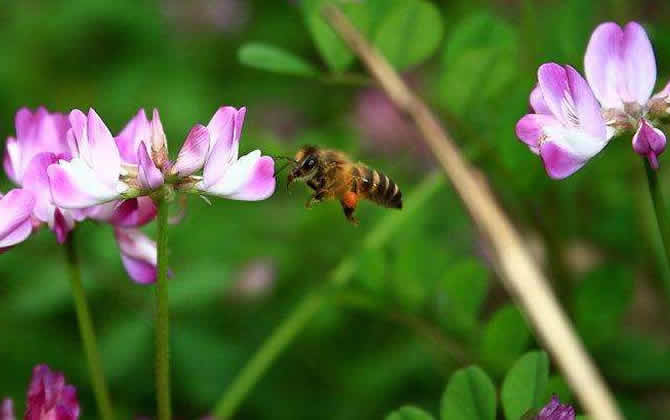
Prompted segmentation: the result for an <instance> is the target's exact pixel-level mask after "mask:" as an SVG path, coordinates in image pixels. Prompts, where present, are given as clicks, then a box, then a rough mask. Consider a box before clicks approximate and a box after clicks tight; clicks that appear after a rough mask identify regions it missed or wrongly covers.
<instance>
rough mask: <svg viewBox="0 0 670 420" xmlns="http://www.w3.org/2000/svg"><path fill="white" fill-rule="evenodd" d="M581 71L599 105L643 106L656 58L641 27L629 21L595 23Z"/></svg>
mask: <svg viewBox="0 0 670 420" xmlns="http://www.w3.org/2000/svg"><path fill="white" fill-rule="evenodd" d="M584 70H585V73H586V80H588V82H589V85H590V86H591V89H593V93H594V94H595V96H596V98H597V99H598V101H600V104H601V105H602V106H603V108H617V109H621V110H623V109H624V106H625V105H626V104H632V103H636V104H638V105H640V106H644V105H646V103H647V101H648V100H649V98H650V97H651V92H652V91H653V89H654V84H655V83H656V59H655V57H654V50H653V49H652V47H651V42H649V38H648V37H647V33H646V32H645V31H644V28H642V26H640V24H638V23H636V22H629V23H628V24H626V26H625V27H624V28H623V29H622V28H621V27H620V26H619V25H617V24H616V23H612V22H607V23H603V24H601V25H600V26H598V27H597V28H596V29H595V31H593V34H592V35H591V40H590V41H589V45H588V47H587V48H586V55H585V56H584Z"/></svg>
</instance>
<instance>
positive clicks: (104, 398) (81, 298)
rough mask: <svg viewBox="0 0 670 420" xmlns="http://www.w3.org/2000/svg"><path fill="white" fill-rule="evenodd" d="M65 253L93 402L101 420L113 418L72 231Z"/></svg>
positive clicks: (66, 243)
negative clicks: (93, 396) (89, 376)
mask: <svg viewBox="0 0 670 420" xmlns="http://www.w3.org/2000/svg"><path fill="white" fill-rule="evenodd" d="M65 253H66V254H67V264H68V271H69V273H70V285H71V287H72V297H73V299H74V308H75V312H76V313H77V323H78V324H79V334H80V335H81V341H82V344H83V347H84V353H85V354H86V362H87V363H88V371H89V374H90V375H91V386H92V387H93V394H94V395H95V402H96V403H97V405H98V411H99V413H100V417H101V418H102V419H103V420H112V419H114V411H113V410H112V402H111V398H110V397H109V390H108V389H107V383H106V382H105V374H104V370H103V368H102V362H101V359H100V352H99V351H98V345H97V342H96V339H95V332H94V331H93V321H91V313H90V311H89V309H88V302H87V301H86V293H85V292H84V286H83V285H82V283H81V268H80V266H79V257H78V255H77V250H76V248H75V243H74V231H73V232H70V235H69V238H68V240H67V241H66V242H65Z"/></svg>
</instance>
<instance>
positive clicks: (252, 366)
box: [213, 173, 444, 419]
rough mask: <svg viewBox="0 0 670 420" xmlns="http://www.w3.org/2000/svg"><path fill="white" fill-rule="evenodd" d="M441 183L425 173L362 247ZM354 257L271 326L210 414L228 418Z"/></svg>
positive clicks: (341, 280) (375, 241) (342, 279)
mask: <svg viewBox="0 0 670 420" xmlns="http://www.w3.org/2000/svg"><path fill="white" fill-rule="evenodd" d="M443 185H444V176H443V175H441V174H440V173H434V174H432V175H429V176H427V177H426V178H425V179H424V180H423V181H422V182H421V183H420V184H419V186H418V187H417V188H416V189H415V190H414V191H413V192H412V194H410V195H409V196H408V198H407V200H406V202H407V206H406V207H405V209H404V210H403V211H401V212H392V213H391V212H390V213H389V214H388V215H387V216H386V217H385V218H384V219H382V221H381V222H380V223H379V224H378V225H377V226H375V228H374V229H373V230H372V231H371V232H370V233H369V234H368V235H367V237H366V238H365V240H364V242H363V248H364V249H369V250H376V249H379V248H381V246H382V245H384V244H385V243H386V241H388V239H389V238H390V237H391V235H392V234H393V233H394V232H396V231H397V230H398V228H399V227H400V226H402V225H403V223H404V222H405V221H406V220H407V219H408V218H409V217H411V216H412V215H413V213H414V212H415V211H416V210H417V209H419V208H420V207H422V206H423V205H424V204H425V203H426V202H427V201H428V200H429V199H430V198H431V197H433V195H434V194H435V193H437V191H438V190H439V189H440V187H442V186H443ZM356 268H357V259H356V258H355V256H349V257H347V258H345V259H343V260H342V261H341V262H340V264H338V265H337V267H336V268H335V269H334V270H333V271H332V272H331V273H330V276H329V279H330V280H329V283H328V284H326V286H325V287H322V288H321V289H320V290H317V291H315V292H312V294H310V295H309V296H307V297H306V298H305V299H303V301H302V302H301V303H300V304H299V305H298V306H297V307H296V308H295V309H294V310H293V312H292V313H291V314H290V315H289V316H288V317H286V318H285V319H284V320H283V321H282V323H281V325H279V327H277V328H276V329H275V331H274V332H273V333H272V335H270V337H269V338H267V339H266V340H265V342H264V343H263V345H262V346H261V348H260V349H259V350H258V351H257V352H256V354H254V356H253V357H252V358H251V360H250V361H249V362H247V364H246V365H245V366H244V368H243V369H242V371H241V372H240V373H239V374H238V375H237V377H236V378H235V379H234V380H233V382H232V384H231V385H230V386H229V387H228V389H227V390H226V392H225V393H224V395H223V396H222V397H221V399H220V400H219V402H218V403H217V404H216V406H215V408H214V412H213V414H214V417H215V418H217V419H228V418H230V417H232V415H233V414H234V413H235V410H237V408H238V406H239V405H240V403H242V401H243V400H244V398H245V397H246V396H247V394H248V393H249V392H250V391H251V389H252V388H253V387H254V385H256V383H257V382H258V381H259V380H260V378H261V377H262V376H263V375H264V374H265V372H266V371H267V369H268V368H269V367H270V366H271V365H272V363H273V362H274V361H275V360H276V359H277V356H278V355H279V354H280V353H281V352H282V351H283V350H284V349H286V347H288V345H289V344H290V343H291V341H292V340H293V339H294V338H295V337H296V336H297V335H298V334H299V333H300V332H301V331H302V330H303V329H304V328H305V326H306V325H307V323H308V322H309V321H310V320H311V319H312V317H313V316H314V315H315V314H316V313H317V312H318V311H319V309H321V307H322V306H323V305H324V303H326V302H330V297H331V296H332V294H333V291H334V290H338V289H339V288H341V287H342V286H344V285H346V284H347V283H348V282H349V280H350V279H351V277H352V276H353V274H354V273H355V272H356Z"/></svg>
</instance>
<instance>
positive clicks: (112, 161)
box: [47, 109, 131, 209]
mask: <svg viewBox="0 0 670 420" xmlns="http://www.w3.org/2000/svg"><path fill="white" fill-rule="evenodd" d="M69 120H70V124H71V125H72V130H71V132H70V133H71V135H72V137H73V140H74V142H75V144H76V152H75V153H73V157H72V159H71V160H65V159H61V160H60V161H59V162H58V163H56V164H52V165H50V166H49V168H48V171H47V172H48V175H49V181H50V185H51V195H52V198H53V202H54V203H55V204H56V205H57V206H59V207H62V208H73V209H76V208H86V207H92V206H95V205H97V204H102V203H106V202H109V201H113V200H117V199H120V198H122V194H123V193H125V192H128V191H129V190H130V188H131V186H130V185H129V184H128V183H127V182H124V180H122V179H121V174H122V172H123V171H122V167H121V156H120V154H119V149H118V148H117V146H116V143H115V142H114V138H113V137H112V134H111V133H110V132H109V129H108V128H107V126H106V125H105V123H104V122H103V121H102V119H101V118H100V117H99V116H98V114H97V113H96V112H95V111H94V110H93V109H90V110H89V112H88V116H86V115H84V113H83V112H81V111H79V110H77V109H75V110H74V111H72V112H70V116H69Z"/></svg>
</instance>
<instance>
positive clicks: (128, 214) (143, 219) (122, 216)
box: [106, 196, 157, 227]
mask: <svg viewBox="0 0 670 420" xmlns="http://www.w3.org/2000/svg"><path fill="white" fill-rule="evenodd" d="M114 204H115V206H114V209H113V211H112V212H111V213H110V214H109V215H108V217H107V218H106V221H107V222H108V223H111V224H112V225H115V226H118V227H138V226H143V225H145V224H147V223H149V222H150V221H152V220H153V219H154V218H155V217H156V212H157V209H156V205H155V204H154V202H153V200H152V199H151V198H149V197H146V196H143V197H137V198H133V199H130V200H125V201H123V202H122V203H121V204H118V203H114Z"/></svg>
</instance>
